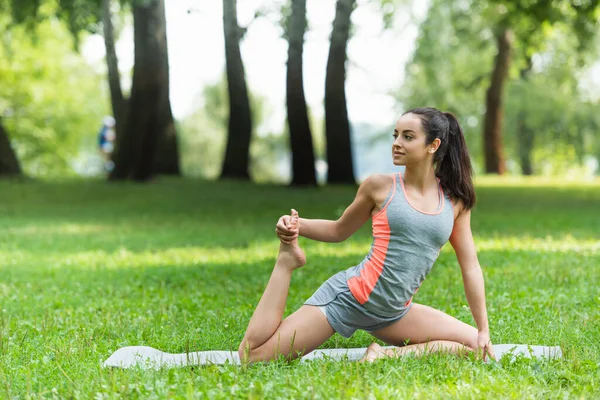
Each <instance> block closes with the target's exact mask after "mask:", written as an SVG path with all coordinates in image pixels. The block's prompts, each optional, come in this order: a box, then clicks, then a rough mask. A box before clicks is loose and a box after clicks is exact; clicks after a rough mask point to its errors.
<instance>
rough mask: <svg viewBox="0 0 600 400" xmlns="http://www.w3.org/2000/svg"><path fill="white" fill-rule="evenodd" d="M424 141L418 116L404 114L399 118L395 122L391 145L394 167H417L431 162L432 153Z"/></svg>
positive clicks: (424, 137)
mask: <svg viewBox="0 0 600 400" xmlns="http://www.w3.org/2000/svg"><path fill="white" fill-rule="evenodd" d="M425 139H426V135H425V132H423V125H422V124H421V119H420V118H419V117H418V116H416V115H414V114H404V115H403V116H402V117H400V119H399V120H398V122H396V127H395V129H394V143H393V144H392V160H393V161H394V165H418V164H420V163H423V162H425V161H428V162H431V161H432V158H433V154H434V153H433V151H431V150H432V146H431V145H429V146H428V145H427V144H426V143H425ZM434 143H435V142H434ZM434 151H435V149H434Z"/></svg>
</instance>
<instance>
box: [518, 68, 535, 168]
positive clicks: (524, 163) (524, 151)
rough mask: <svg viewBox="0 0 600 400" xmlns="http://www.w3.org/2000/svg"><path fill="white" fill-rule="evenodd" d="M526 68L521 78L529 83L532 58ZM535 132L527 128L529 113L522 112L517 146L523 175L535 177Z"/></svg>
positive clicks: (519, 116) (520, 113)
mask: <svg viewBox="0 0 600 400" xmlns="http://www.w3.org/2000/svg"><path fill="white" fill-rule="evenodd" d="M526 65H527V66H526V67H525V68H523V69H522V70H521V73H520V76H521V80H522V81H524V82H525V81H527V80H528V79H529V75H530V73H531V68H532V67H533V64H532V61H531V57H529V58H527V60H526ZM534 139H535V138H534V135H533V131H532V130H531V129H529V127H528V126H527V113H526V112H525V111H521V112H519V113H518V115H517V145H518V146H519V149H518V153H519V162H520V164H521V172H522V173H523V175H533V164H532V162H531V155H532V153H533V145H534Z"/></svg>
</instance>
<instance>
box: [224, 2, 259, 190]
mask: <svg viewBox="0 0 600 400" xmlns="http://www.w3.org/2000/svg"><path fill="white" fill-rule="evenodd" d="M236 7H237V1H236V0H223V31H224V35H225V64H226V73H227V91H228V94H229V123H228V132H227V145H226V149H225V159H224V161H223V168H222V171H221V178H233V179H243V180H249V179H250V174H249V171H248V165H249V159H250V140H251V135H252V117H251V112H250V100H249V99H248V89H247V86H246V77H245V73H244V64H243V61H242V55H241V53H240V40H241V38H242V36H243V31H242V29H240V27H239V26H238V21H237V9H236Z"/></svg>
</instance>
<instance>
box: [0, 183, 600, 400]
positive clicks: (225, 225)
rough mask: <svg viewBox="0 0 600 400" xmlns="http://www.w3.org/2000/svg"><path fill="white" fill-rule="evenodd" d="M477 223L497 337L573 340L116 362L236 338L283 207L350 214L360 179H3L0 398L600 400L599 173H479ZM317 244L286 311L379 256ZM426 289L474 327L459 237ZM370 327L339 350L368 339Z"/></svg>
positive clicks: (233, 342)
mask: <svg viewBox="0 0 600 400" xmlns="http://www.w3.org/2000/svg"><path fill="white" fill-rule="evenodd" d="M477 191H478V196H479V200H480V201H479V204H478V206H477V208H476V209H475V210H474V212H473V223H472V225H473V232H474V235H475V242H476V244H477V248H478V255H479V261H480V263H481V265H482V267H483V270H484V274H485V277H486V291H487V307H488V311H489V319H490V327H491V334H492V339H493V340H494V341H495V343H530V344H539V345H560V346H561V347H562V350H563V353H564V358H563V359H561V360H556V361H549V360H528V359H518V360H516V361H515V362H514V363H510V362H508V360H503V361H501V362H500V363H498V364H483V363H481V362H477V361H475V360H471V359H468V358H456V357H450V356H428V357H425V358H422V359H415V358H405V359H402V360H381V361H379V362H376V363H374V364H358V363H353V362H320V361H319V362H312V363H296V362H293V363H291V364H284V363H274V364H268V365H254V366H251V367H249V368H243V369H242V368H240V367H238V366H232V365H222V366H206V367H197V368H179V369H172V370H159V371H142V370H139V369H134V370H106V369H102V368H101V367H100V364H101V362H102V361H103V360H105V359H106V358H108V356H109V355H110V354H111V353H112V352H113V351H115V350H116V349H118V348H120V347H123V346H132V345H146V346H152V347H155V348H159V349H161V350H163V351H168V352H173V353H181V352H186V351H200V350H215V349H218V350H229V349H231V350H233V351H235V350H236V349H237V346H238V344H239V342H240V340H241V338H242V335H243V333H244V330H245V328H246V326H247V322H248V320H249V318H250V316H251V315H252V312H253V310H254V307H255V306H256V304H257V303H258V301H259V299H260V296H261V294H262V291H263V290H264V287H265V285H266V282H267V280H268V278H269V274H270V272H271V270H272V267H273V263H274V261H275V256H276V254H277V253H276V252H277V249H278V242H277V239H276V237H275V235H274V232H273V229H274V225H275V223H276V221H277V218H278V217H279V216H280V215H281V214H283V213H285V212H288V211H289V208H291V207H294V208H297V209H298V210H299V212H300V215H301V216H303V217H306V218H328V219H329V218H335V216H336V215H337V212H338V211H337V210H339V209H340V208H342V209H343V207H345V206H347V205H348V204H349V203H350V202H351V201H352V199H353V198H354V195H355V193H356V188H354V187H325V188H315V189H309V190H290V189H289V188H284V187H274V186H267V185H260V186H257V185H252V184H247V183H238V182H202V181H184V180H159V181H157V182H155V183H154V184H152V185H136V184H122V185H114V184H108V183H104V182H66V183H60V184H56V183H55V184H30V183H27V184H21V185H15V184H11V183H7V182H0V193H2V202H0V214H1V215H3V216H4V217H3V218H1V219H0V232H1V235H0V294H1V295H2V299H3V301H2V309H1V310H0V311H1V312H0V321H1V324H0V349H1V351H2V357H0V397H2V398H7V399H9V398H61V399H62V398H75V399H77V398H82V399H88V398H90V399H91V398H177V399H179V398H182V399H183V398H186V399H196V398H223V399H225V398H227V399H229V398H375V399H389V398H403V399H412V398H424V399H430V398H493V399H515V398H561V399H563V398H589V399H593V398H597V397H598V395H599V394H600V383H599V382H600V381H599V379H598V377H599V374H600V370H599V369H598V360H599V359H600V346H599V343H600V295H599V292H598V287H600V271H599V265H600V248H599V247H598V240H597V219H595V218H590V216H594V215H596V213H597V204H598V202H599V201H600V181H596V182H595V183H592V184H585V183H571V184H561V185H560V186H558V185H556V184H552V183H548V182H546V183H544V182H539V181H536V180H530V179H528V180H522V181H519V182H515V183H512V184H509V183H506V181H501V180H485V181H484V180H481V179H480V180H478V182H477ZM371 240H372V238H371V237H370V231H369V227H368V226H366V227H365V228H364V229H361V230H360V231H359V232H358V233H357V234H356V235H355V236H353V237H352V238H351V239H349V240H347V241H345V242H343V243H339V244H327V243H317V242H313V241H309V240H306V239H301V242H300V244H301V246H302V247H303V248H304V249H305V251H306V253H307V256H308V264H307V265H306V266H305V267H304V268H302V269H300V270H298V271H297V272H295V273H294V278H293V280H292V285H291V288H290V296H289V300H288V303H287V307H286V315H289V314H290V313H291V312H293V311H294V310H295V309H297V308H298V307H299V306H300V305H301V304H302V303H303V302H304V301H305V300H306V298H308V297H309V296H310V295H311V294H312V293H313V292H314V291H315V290H316V289H317V288H318V286H319V285H320V284H321V283H322V282H323V281H324V280H325V279H326V278H328V277H329V276H330V275H332V274H333V273H335V272H337V271H339V270H342V269H344V268H347V267H349V266H351V265H355V264H356V263H358V262H359V261H360V260H361V259H362V257H364V255H365V254H366V253H367V252H368V250H369V248H370V245H371ZM415 301H417V302H418V303H422V304H428V305H430V306H432V307H436V308H438V309H441V310H442V311H445V312H447V313H449V314H451V315H453V316H455V317H457V318H458V319H460V320H462V321H464V322H466V323H469V324H472V323H473V321H472V318H471V316H470V314H469V310H468V309H467V308H466V300H465V296H464V291H463V287H462V284H461V273H460V268H459V267H458V265H457V262H456V258H455V256H454V253H453V252H452V251H451V249H450V248H449V246H446V247H445V248H444V249H443V250H442V252H441V254H440V258H439V260H438V261H437V263H436V265H435V266H434V268H433V270H432V272H431V274H430V275H429V276H428V278H427V280H426V281H425V283H424V284H423V286H422V288H421V289H420V290H419V293H418V295H417V296H416V298H415ZM371 341H372V338H371V337H370V336H369V335H368V334H366V333H364V332H359V333H357V334H356V335H354V336H353V337H352V338H350V339H343V338H341V337H340V336H338V335H335V336H334V337H333V338H332V339H330V340H329V341H328V342H326V343H325V345H324V347H327V348H331V347H365V346H367V345H368V344H370V343H371Z"/></svg>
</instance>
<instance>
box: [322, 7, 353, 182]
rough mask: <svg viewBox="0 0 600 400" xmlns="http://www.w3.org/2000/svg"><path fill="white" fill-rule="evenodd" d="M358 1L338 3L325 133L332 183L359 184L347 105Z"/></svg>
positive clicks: (328, 62)
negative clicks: (349, 53)
mask: <svg viewBox="0 0 600 400" xmlns="http://www.w3.org/2000/svg"><path fill="white" fill-rule="evenodd" d="M355 3H356V0H338V2H337V6H336V12H335V19H334V21H333V32H332V34H331V44H330V47H329V57H328V59H327V74H326V77H325V134H326V138H327V163H328V173H327V182H328V183H356V182H355V179H354V171H353V165H352V147H351V146H352V145H351V142H350V122H349V121H348V109H347V106H346V90H345V83H346V60H347V55H346V46H347V43H348V38H349V35H350V15H351V14H352V11H353V9H354V6H355Z"/></svg>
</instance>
